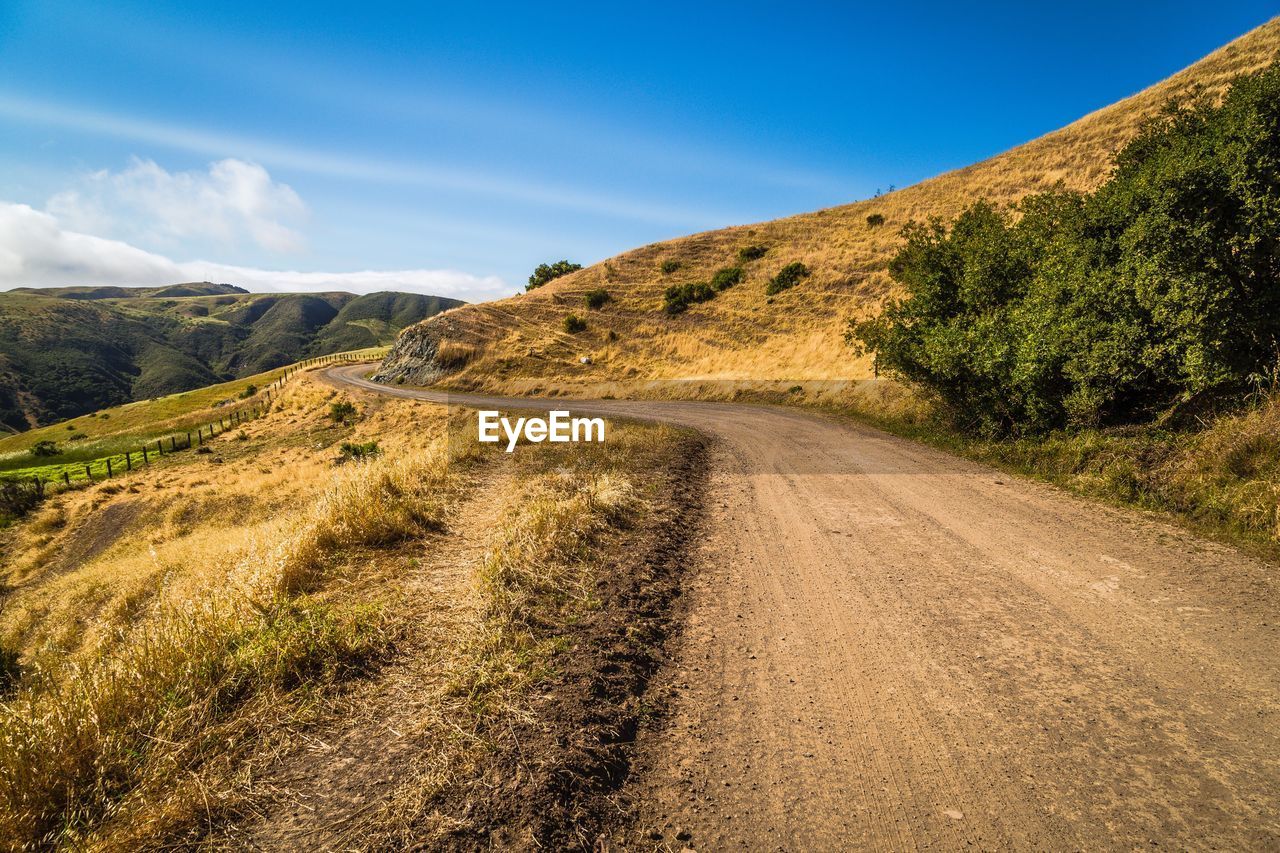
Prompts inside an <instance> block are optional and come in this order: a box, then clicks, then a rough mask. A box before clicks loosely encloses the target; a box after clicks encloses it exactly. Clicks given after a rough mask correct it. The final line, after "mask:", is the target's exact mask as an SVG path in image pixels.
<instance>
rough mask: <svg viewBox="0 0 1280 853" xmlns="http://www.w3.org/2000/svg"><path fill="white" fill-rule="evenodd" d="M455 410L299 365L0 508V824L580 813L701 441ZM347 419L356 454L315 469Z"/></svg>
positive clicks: (393, 827) (253, 825)
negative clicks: (531, 431)
mask: <svg viewBox="0 0 1280 853" xmlns="http://www.w3.org/2000/svg"><path fill="white" fill-rule="evenodd" d="M339 401H343V402H349V403H351V404H353V405H354V406H355V407H356V411H357V415H356V416H355V417H354V418H352V419H350V420H349V421H347V422H337V421H335V420H334V419H333V418H331V417H330V409H331V406H332V405H333V403H335V402H339ZM124 417H125V416H124V415H123V414H119V415H118V418H119V419H124ZM451 417H461V416H460V415H458V414H457V413H455V414H454V415H452V416H451V415H450V413H449V412H447V411H446V409H445V408H444V407H440V406H431V405H426V404H422V403H419V402H415V401H408V400H393V399H387V398H382V397H363V396H359V395H356V396H352V397H348V396H347V395H346V394H345V393H342V392H338V391H335V390H334V389H332V388H329V387H328V386H326V385H323V384H321V383H320V382H318V381H317V380H316V379H315V378H314V377H313V376H312V375H310V374H302V375H300V376H299V378H298V381H296V382H290V383H289V384H287V385H286V386H285V388H284V390H283V391H282V392H281V393H280V394H279V395H277V396H276V398H275V399H274V401H273V403H272V405H271V407H270V410H269V411H268V413H267V414H266V415H264V417H262V418H261V419H257V420H254V421H252V422H250V423H248V424H246V425H245V427H244V428H243V430H241V431H239V432H228V433H226V434H224V435H220V436H218V437H217V438H216V439H214V440H212V441H211V442H209V444H208V445H207V446H208V447H209V448H210V450H211V452H210V453H208V454H205V455H195V454H186V455H175V456H173V457H168V461H167V462H166V464H164V465H153V466H150V467H148V468H146V469H141V468H139V469H135V470H134V471H133V472H132V473H130V474H127V475H124V476H121V477H119V478H116V479H114V480H111V481H108V482H99V483H96V484H94V485H91V486H86V487H82V488H76V489H70V490H65V491H60V492H58V493H57V494H56V495H54V496H53V497H52V498H50V499H49V500H48V501H46V502H45V503H44V504H43V505H41V506H40V507H39V508H38V510H37V511H35V512H33V513H32V514H31V515H30V516H29V517H27V518H26V519H24V520H22V521H21V522H19V523H18V524H16V525H14V526H13V527H10V528H8V529H5V530H0V710H3V714H0V847H3V848H5V849H27V848H36V849H98V850H136V849H158V848H167V847H170V846H173V847H188V846H190V847H205V846H207V847H211V848H216V849H222V848H235V849H241V848H245V847H251V848H255V849H258V848H264V847H265V848H271V849H312V848H317V847H322V848H326V849H327V848H334V849H352V848H360V849H369V848H376V849H403V848H405V847H410V846H419V847H427V848H430V849H436V848H447V849H464V848H465V849H476V848H482V847H487V846H491V844H490V843H487V839H488V838H489V833H490V832H493V831H494V830H495V828H497V827H501V828H502V830H503V831H505V832H507V833H510V835H511V837H526V836H527V837H530V838H532V839H534V840H533V841H531V842H530V843H529V844H528V845H525V846H531V847H539V848H543V847H545V848H549V849H562V848H566V847H568V846H570V841H571V840H572V839H573V838H575V837H576V836H572V833H573V831H574V830H575V829H581V828H582V827H586V830H591V833H590V834H591V837H594V835H595V834H596V832H598V827H594V826H593V825H592V824H591V823H590V822H589V821H590V820H591V818H590V817H589V816H590V815H597V814H598V815H608V814H611V813H615V812H616V809H610V808H606V807H605V806H604V804H603V799H602V798H603V797H605V796H607V795H608V794H609V793H611V791H612V790H613V789H612V788H611V787H610V786H611V785H612V784H616V783H617V779H618V774H617V772H616V768H617V766H618V764H617V762H618V760H619V758H618V756H619V754H620V753H619V750H622V749H625V745H620V744H618V737H617V732H619V731H627V730H629V729H631V728H634V726H635V725H636V721H637V717H638V715H639V714H641V713H642V712H643V709H642V706H641V704H640V703H639V702H638V701H636V699H635V694H636V693H637V692H638V691H639V690H640V689H641V688H642V687H643V680H644V678H645V677H647V676H646V675H645V673H646V672H648V671H651V670H652V668H653V665H654V663H653V662H654V660H655V658H654V655H655V654H656V653H657V651H658V649H660V647H661V644H662V641H663V639H664V632H665V631H666V630H668V627H669V624H670V622H669V618H670V617H669V614H668V607H669V604H670V602H671V599H672V596H673V589H674V584H675V582H676V577H675V576H674V575H673V574H672V573H673V572H674V571H676V569H677V567H679V566H680V565H682V564H683V562H682V561H681V560H680V559H679V558H678V556H676V557H673V556H672V555H673V554H676V553H677V548H678V546H679V545H680V543H681V542H682V541H683V540H681V539H680V538H679V536H680V535H681V534H679V533H673V531H683V530H687V529H688V528H689V527H690V526H691V524H692V518H691V516H690V515H689V514H690V513H691V512H692V507H693V506H694V504H695V500H694V498H693V497H692V495H693V491H692V490H693V489H695V488H696V487H695V486H694V485H693V483H694V482H695V481H698V478H699V476H700V475H699V471H700V470H701V469H700V468H699V467H698V463H697V461H696V460H697V459H699V458H701V456H700V447H701V442H700V441H699V440H698V439H696V438H694V437H692V436H690V435H687V434H684V433H681V432H679V431H676V430H674V429H671V428H666V427H657V426H643V425H635V424H621V423H617V424H613V425H611V427H610V432H609V435H610V443H609V445H608V447H605V446H598V447H596V446H593V447H590V448H574V449H572V450H570V449H567V448H554V449H550V450H549V449H548V448H547V447H546V446H545V445H540V446H537V447H532V446H529V447H521V448H518V449H517V451H516V452H515V453H513V454H507V453H504V452H502V451H501V450H497V449H495V448H493V447H491V446H487V445H479V444H477V443H475V442H474V440H473V439H472V438H471V437H472V436H474V435H475V428H474V425H466V426H464V425H463V424H461V423H453V424H452V425H451V420H450V418H451ZM95 420H98V421H101V417H99V418H97V419H95ZM113 420H115V418H113ZM344 442H349V443H351V444H355V445H360V446H364V447H368V446H370V444H371V443H372V446H373V447H376V448H377V449H378V451H379V452H377V453H374V454H370V455H366V457H365V458H364V459H362V460H356V461H346V462H344V463H343V464H337V460H338V459H339V458H340V456H341V448H342V445H343V443H344ZM679 495H684V497H679V498H677V497H676V496H679ZM619 661H625V664H623V665H620V664H619ZM406 696H410V697H411V701H406ZM353 722H355V723H356V725H354V726H353V725H352V723H353ZM388 729H390V730H392V731H394V732H395V733H396V737H395V738H388V736H387V730H388ZM352 732H354V735H353V734H352ZM339 739H341V741H340V742H341V743H343V750H342V751H336V752H330V751H329V750H325V751H324V752H323V753H317V751H316V749H315V744H317V743H321V742H323V743H337V742H339ZM349 755H356V756H358V760H356V761H355V762H351V761H350V759H349V758H348V757H347V756H349ZM495 779H501V780H504V782H503V784H502V786H501V791H497V790H496V786H495V785H494V784H493V780H495ZM334 787H336V788H339V789H342V788H345V789H348V790H358V791H360V792H361V794H362V799H361V800H359V801H357V802H359V803H363V804H364V805H361V806H360V807H358V808H357V807H352V808H350V809H348V810H347V811H345V812H343V811H341V810H340V809H341V808H342V805H343V800H342V798H341V794H342V791H341V790H339V791H338V795H339V796H337V797H335V796H334V793H335V792H334V791H333V790H331V788H334ZM587 797H597V798H601V802H599V803H594V802H593V804H592V808H590V809H587V808H584V807H583V806H582V805H581V803H582V802H583V799H584V798H587ZM299 801H305V802H308V803H309V804H310V806H309V808H312V809H318V810H319V811H318V812H317V813H316V817H315V819H314V820H313V821H311V822H308V823H306V824H304V825H303V826H302V827H301V829H302V830H304V831H305V832H308V833H315V832H321V833H327V835H325V836H324V839H323V840H320V839H319V838H317V837H316V836H315V835H314V834H312V835H308V836H306V837H299V835H301V833H299V832H298V829H299V827H298V826H297V824H296V823H294V822H292V821H291V820H290V815H291V814H296V811H295V808H296V807H295V806H294V805H293V804H294V803H296V802H299ZM331 809H337V811H330V810H331ZM327 814H332V817H333V819H332V820H329V819H324V818H323V816H324V815H327ZM570 814H572V815H574V816H575V817H574V819H569V818H568V817H567V815H570ZM584 815H587V816H588V817H583V816H584ZM584 821H587V822H585V823H584ZM291 829H292V831H293V832H294V834H293V835H290V834H289V833H290V831H291ZM498 846H504V845H498ZM505 846H510V845H509V844H508V845H505Z"/></svg>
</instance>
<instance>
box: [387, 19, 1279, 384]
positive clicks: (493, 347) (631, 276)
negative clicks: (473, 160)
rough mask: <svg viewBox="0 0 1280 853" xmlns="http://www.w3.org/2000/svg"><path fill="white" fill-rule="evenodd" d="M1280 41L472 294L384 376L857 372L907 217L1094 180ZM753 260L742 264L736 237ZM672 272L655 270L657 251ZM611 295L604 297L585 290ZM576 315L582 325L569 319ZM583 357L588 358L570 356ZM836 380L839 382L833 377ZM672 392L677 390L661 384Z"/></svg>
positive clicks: (486, 378)
mask: <svg viewBox="0 0 1280 853" xmlns="http://www.w3.org/2000/svg"><path fill="white" fill-rule="evenodd" d="M1278 50H1280V22H1276V21H1273V22H1271V23H1268V24H1266V25H1264V26H1263V27H1260V28H1259V29H1257V30H1255V31H1253V32H1251V33H1249V34H1247V35H1245V36H1243V37H1241V38H1240V39H1237V40H1236V41H1235V42H1233V43H1231V44H1229V45H1227V46H1226V47H1224V48H1222V49H1220V50H1218V51H1216V52H1214V53H1213V54H1211V55H1209V56H1208V57H1206V58H1205V59H1203V60H1201V61H1200V62H1198V63H1196V64H1195V65H1193V66H1191V67H1190V68H1188V69H1186V70H1184V71H1182V72H1180V73H1178V74H1176V75H1174V76H1172V77H1170V78H1169V79H1168V80H1165V81H1164V82H1162V83H1159V84H1157V85H1155V86H1152V87H1151V88H1149V89H1147V90H1145V91H1143V92H1141V93H1139V94H1137V95H1134V96H1132V97H1130V98H1127V99H1125V100H1123V101H1120V102H1119V103H1117V104H1114V105H1112V106H1110V107H1107V108H1105V109H1102V110H1099V111H1097V112H1095V113H1092V114H1091V115H1088V116H1085V117H1084V118H1082V119H1080V120H1079V121H1076V122H1074V123H1073V124H1071V125H1069V126H1067V127H1065V128H1063V129H1062V130H1059V131H1057V132H1054V133H1051V134H1048V135H1047V136H1044V137H1042V138H1040V139H1037V140H1035V141H1033V142H1029V143H1027V144H1025V145H1022V146H1020V147H1018V148H1015V149H1013V150H1011V151H1008V152H1006V153H1004V154H1001V155H999V156H997V157H993V158H991V159H990V160H987V161H985V162H982V163H978V164H976V165H973V166H970V167H968V168H965V169H960V170H958V171H955V172H949V173H947V174H944V175H941V176H939V177H936V178H933V179H931V180H928V181H924V182H922V183H920V184H917V185H915V186H912V187H908V188H906V189H902V190H899V191H897V192H894V193H890V194H888V195H885V196H882V197H880V198H876V199H870V200H866V201H860V202H856V203H854V204H849V205H845V206H842V207H836V208H831V209H828V210H821V211H817V212H814V213H808V214H803V215H800V216H794V217H790V218H787V219H780V220H776V221H773V222H765V223H760V224H756V225H745V226H738V227H733V228H726V229H723V230H719V231H710V232H706V233H703V234H695V235H692V236H689V237H683V238H680V239H676V240H671V241H668V242H664V243H656V244H653V245H650V246H644V247H642V248H639V249H635V250H633V251H630V252H626V253H624V254H622V255H619V256H617V257H615V258H611V259H609V260H607V261H604V262H602V263H599V264H596V265H594V266H591V267H588V268H586V269H583V270H581V271H579V272H575V273H572V274H570V275H566V276H564V277H562V278H559V279H556V280H554V281H552V282H551V283H549V284H547V285H546V286H544V287H542V288H539V289H538V290H535V291H533V292H530V293H527V294H524V295H521V296H518V297H514V298H511V299H506V300H502V301H499V302H493V303H485V304H482V305H470V306H466V307H464V308H460V309H457V310H454V311H450V312H447V313H445V314H443V315H441V316H440V317H438V318H434V319H432V320H429V321H427V322H426V323H424V324H421V325H420V326H418V327H415V328H414V329H411V330H409V331H408V332H406V334H405V335H404V336H402V339H401V342H400V343H399V344H398V345H397V347H396V349H395V350H393V352H392V354H391V355H390V356H389V358H388V361H387V363H386V365H385V367H384V370H383V374H384V376H386V377H388V378H390V379H393V380H395V379H400V378H403V379H405V380H406V381H434V380H437V379H439V378H441V376H442V375H448V376H449V380H448V381H449V382H450V383H451V384H453V385H456V386H458V387H462V388H467V387H486V388H492V389H495V390H503V391H509V392H516V393H522V392H529V391H535V390H542V391H547V390H551V389H565V390H568V391H573V390H574V389H578V390H583V389H588V388H592V387H594V388H595V390H596V391H597V392H603V391H607V390H610V387H611V383H614V382H618V381H625V382H627V383H628V384H629V385H630V386H631V387H632V388H634V387H635V385H636V383H637V382H639V381H643V380H658V381H662V380H673V379H755V380H776V381H784V382H787V383H788V384H790V382H794V381H801V382H803V381H806V380H827V381H835V382H836V383H842V382H845V381H857V380H861V379H865V378H868V377H869V376H870V375H871V367H870V363H869V361H868V360H867V359H859V358H855V357H854V356H853V354H852V352H851V351H850V349H849V348H848V347H846V346H845V345H844V344H843V342H842V335H843V332H844V330H845V325H846V321H847V320H848V319H849V318H850V317H861V316H865V315H867V314H871V313H874V312H876V311H877V309H878V306H879V305H880V304H882V302H883V300H884V298H885V297H886V295H887V294H889V293H890V291H891V281H890V279H889V276H888V274H887V264H888V262H889V260H890V258H892V257H893V255H894V254H895V253H896V252H897V250H898V249H899V247H900V246H901V239H900V237H899V232H900V229H901V228H902V226H903V225H904V224H906V223H907V222H908V221H910V220H913V219H914V220H924V219H927V218H929V217H932V216H941V217H945V218H948V219H949V218H952V217H954V216H956V215H957V214H958V213H960V211H961V210H962V209H964V208H965V207H967V206H968V205H969V204H970V203H971V202H973V201H975V200H977V199H979V198H987V199H990V200H992V201H995V202H998V203H1010V202H1014V201H1016V200H1018V199H1020V198H1022V197H1023V196H1025V195H1026V194H1028V193H1032V192H1036V191H1041V190H1045V189H1049V188H1051V187H1053V186H1055V185H1057V184H1058V183H1059V182H1061V184H1062V185H1064V186H1066V187H1069V188H1073V189H1081V190H1085V189H1092V188H1094V187H1096V186H1098V185H1099V184H1100V183H1101V182H1102V181H1103V180H1104V179H1105V177H1106V176H1107V174H1108V172H1109V170H1110V162H1111V156H1112V154H1113V153H1114V152H1115V151H1116V150H1117V149H1118V148H1119V147H1120V146H1122V145H1123V144H1124V143H1125V142H1127V141H1128V140H1129V139H1131V138H1132V137H1133V136H1134V135H1135V134H1136V132H1137V131H1138V129H1139V127H1140V125H1141V123H1142V122H1143V120H1144V119H1145V118H1147V117H1149V116H1151V115H1153V114H1154V113H1155V112H1156V111H1158V110H1159V109H1160V108H1161V107H1162V106H1163V105H1164V104H1165V103H1167V101H1168V100H1169V99H1170V98H1174V97H1178V96H1185V95H1189V94H1191V93H1193V92H1196V91H1205V92H1207V93H1209V94H1211V95H1212V94H1220V93H1221V92H1222V91H1223V90H1224V89H1225V88H1226V86H1227V85H1228V84H1229V83H1230V81H1231V80H1232V79H1234V78H1235V77H1237V76H1238V75H1240V74H1244V73H1248V72H1252V71H1256V70H1259V69H1261V68H1262V67H1264V66H1265V65H1267V64H1269V63H1270V62H1271V61H1272V60H1273V59H1274V58H1275V57H1276V54H1277V51H1278ZM751 246H762V247H765V248H766V249H767V251H766V252H765V253H764V254H763V256H761V257H759V258H757V259H754V260H743V259H742V258H741V256H740V252H741V250H742V249H744V248H747V247H751ZM669 261H670V262H675V263H676V264H678V265H679V266H678V268H677V269H675V270H674V271H673V272H669V273H664V272H663V267H664V264H666V263H667V262H669ZM795 262H800V263H803V264H804V265H806V267H807V268H808V269H809V270H810V271H811V275H809V276H808V277H807V278H804V279H802V280H801V281H800V283H799V284H797V285H796V286H794V287H791V288H790V289H787V290H784V291H782V292H780V293H777V294H776V295H769V294H767V293H766V289H767V286H768V282H769V281H770V280H771V279H772V278H773V277H774V276H775V275H776V274H777V273H778V272H779V271H780V270H781V269H782V268H783V267H785V266H786V265H788V264H792V263H795ZM726 268H740V269H741V270H742V275H741V280H740V282H739V283H738V284H736V285H734V286H732V287H731V288H729V289H726V290H723V291H722V292H720V293H718V294H717V295H716V296H715V298H713V299H711V300H709V301H705V302H701V303H697V304H693V305H691V306H690V307H689V308H688V310H686V311H684V312H683V313H679V314H676V315H674V316H673V315H668V314H667V313H665V312H664V310H663V305H664V298H663V294H664V291H665V290H666V289H667V288H668V287H670V286H671V285H679V284H691V283H696V282H707V281H709V280H710V279H711V278H712V276H713V275H714V273H715V272H716V271H717V270H720V269H726ZM600 288H603V289H604V290H606V291H607V292H608V294H609V296H610V297H611V298H610V300H609V301H608V302H607V303H605V304H604V305H603V306H602V307H601V308H599V309H594V310H592V309H588V308H587V307H586V305H585V304H584V296H585V294H586V293H587V292H589V291H592V290H596V289H600ZM570 313H575V314H578V315H580V316H582V317H584V318H585V319H586V321H587V326H586V329H585V330H583V331H578V332H576V333H570V332H567V331H565V326H564V321H565V317H566V316H567V315H569V314H570ZM584 356H589V357H590V359H591V363H590V364H583V363H581V359H582V357H584ZM837 387H838V386H837ZM672 393H675V392H672Z"/></svg>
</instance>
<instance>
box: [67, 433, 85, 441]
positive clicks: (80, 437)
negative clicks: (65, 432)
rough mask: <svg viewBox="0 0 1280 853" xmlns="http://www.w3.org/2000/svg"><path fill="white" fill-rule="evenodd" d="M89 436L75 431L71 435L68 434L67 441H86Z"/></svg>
mask: <svg viewBox="0 0 1280 853" xmlns="http://www.w3.org/2000/svg"><path fill="white" fill-rule="evenodd" d="M88 437H89V436H87V435H85V434H84V433H82V432H73V433H71V435H69V436H67V441H84V440H85V439H86V438H88Z"/></svg>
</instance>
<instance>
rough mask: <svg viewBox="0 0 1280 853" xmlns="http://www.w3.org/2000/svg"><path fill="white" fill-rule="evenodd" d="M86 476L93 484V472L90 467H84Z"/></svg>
mask: <svg viewBox="0 0 1280 853" xmlns="http://www.w3.org/2000/svg"><path fill="white" fill-rule="evenodd" d="M84 476H85V477H86V478H87V479H88V480H89V482H90V483H92V482H93V472H92V471H90V470H89V466H88V465H86V466H84Z"/></svg>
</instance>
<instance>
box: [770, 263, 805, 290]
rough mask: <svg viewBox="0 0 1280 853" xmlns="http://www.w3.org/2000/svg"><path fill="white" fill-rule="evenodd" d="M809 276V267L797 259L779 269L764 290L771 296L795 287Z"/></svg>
mask: <svg viewBox="0 0 1280 853" xmlns="http://www.w3.org/2000/svg"><path fill="white" fill-rule="evenodd" d="M808 276H809V268H808V267H806V266H805V265H804V264H802V263H800V262H799V261H795V262H793V263H790V264H787V265H786V266H785V267H783V268H782V269H780V270H778V274H777V275H775V276H774V277H773V278H771V279H769V283H768V284H767V285H765V288H764V292H765V293H766V294H768V295H769V296H773V295H774V294H777V293H781V292H782V291H784V290H787V289H789V288H792V287H795V286H796V285H797V284H799V283H800V281H801V279H805V278H808Z"/></svg>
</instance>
